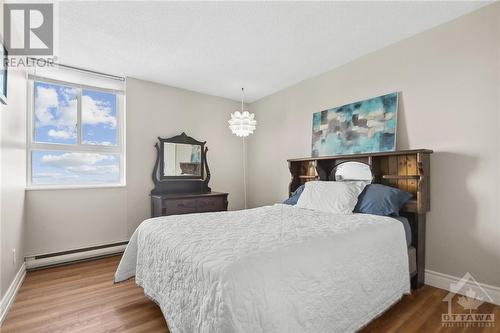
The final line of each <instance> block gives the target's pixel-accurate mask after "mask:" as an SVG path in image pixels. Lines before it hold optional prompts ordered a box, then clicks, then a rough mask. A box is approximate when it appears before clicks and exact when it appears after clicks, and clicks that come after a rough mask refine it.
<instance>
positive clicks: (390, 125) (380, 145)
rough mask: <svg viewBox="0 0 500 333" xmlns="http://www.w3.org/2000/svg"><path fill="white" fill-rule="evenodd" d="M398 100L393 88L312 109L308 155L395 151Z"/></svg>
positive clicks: (398, 95) (322, 155)
mask: <svg viewBox="0 0 500 333" xmlns="http://www.w3.org/2000/svg"><path fill="white" fill-rule="evenodd" d="M399 100H400V92H398V91H396V92H390V93H386V94H383V95H378V96H375V97H371V98H368V99H364V100H360V101H357V102H352V103H348V104H344V105H341V106H336V107H332V108H328V109H325V110H322V111H319V112H314V113H313V117H312V118H313V119H312V138H311V156H312V157H324V156H338V155H354V154H367V153H380V152H391V151H395V150H396V145H397V118H398V109H399Z"/></svg>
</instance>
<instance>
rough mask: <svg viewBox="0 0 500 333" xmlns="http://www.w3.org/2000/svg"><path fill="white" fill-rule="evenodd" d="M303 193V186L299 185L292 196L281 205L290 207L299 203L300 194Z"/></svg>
mask: <svg viewBox="0 0 500 333" xmlns="http://www.w3.org/2000/svg"><path fill="white" fill-rule="evenodd" d="M303 191H304V185H300V186H299V187H298V188H297V189H296V190H295V192H293V193H292V195H291V196H290V198H288V199H286V200H285V201H283V203H284V204H287V205H292V206H294V205H296V204H297V201H299V198H300V195H301V194H302V192H303Z"/></svg>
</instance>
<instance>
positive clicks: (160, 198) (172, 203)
mask: <svg viewBox="0 0 500 333" xmlns="http://www.w3.org/2000/svg"><path fill="white" fill-rule="evenodd" d="M227 196H228V193H221V192H208V193H169V194H151V216H152V217H158V216H165V215H176V214H189V213H205V212H221V211H226V210H227V203H228V201H227Z"/></svg>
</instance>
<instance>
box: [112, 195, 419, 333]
mask: <svg viewBox="0 0 500 333" xmlns="http://www.w3.org/2000/svg"><path fill="white" fill-rule="evenodd" d="M407 248H408V247H407V243H406V240H405V232H404V227H403V224H402V223H401V222H399V221H397V220H395V219H393V218H389V217H381V216H374V215H367V214H352V215H333V214H329V213H323V212H319V211H312V210H307V209H302V208H296V207H293V206H287V205H283V204H277V205H274V206H266V207H260V208H255V209H249V210H242V211H233V212H220V213H205V214H190V215H182V216H168V217H159V218H154V219H149V220H146V221H145V222H143V223H142V224H141V225H140V226H139V228H138V229H137V230H136V232H135V233H134V235H133V236H132V238H131V240H130V243H129V245H128V247H127V249H126V251H125V253H124V256H123V258H122V261H121V262H120V265H119V267H118V270H117V272H116V276H115V281H116V282H120V281H123V280H125V279H128V278H130V277H132V276H134V275H135V279H136V283H137V284H138V285H139V286H141V287H142V288H143V289H144V293H145V294H146V295H147V296H148V297H149V298H151V299H152V300H153V301H155V302H156V303H157V304H158V305H159V306H160V308H161V310H162V312H163V314H164V316H165V318H166V321H167V323H168V326H169V329H170V331H171V332H172V333H176V332H354V331H356V330H357V329H359V328H360V327H362V326H364V325H366V324H367V323H368V322H369V321H370V320H372V319H373V318H375V317H376V316H378V315H379V314H380V313H382V312H383V311H384V310H386V309H387V308H388V307H389V306H390V305H392V304H393V303H395V302H397V301H398V300H399V299H400V298H401V297H402V295H404V294H406V293H409V292H410V278H409V263H408V252H407ZM346 305H349V306H346Z"/></svg>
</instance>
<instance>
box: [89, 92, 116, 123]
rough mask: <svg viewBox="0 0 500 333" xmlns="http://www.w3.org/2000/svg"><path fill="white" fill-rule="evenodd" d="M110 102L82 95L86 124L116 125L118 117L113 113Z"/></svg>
mask: <svg viewBox="0 0 500 333" xmlns="http://www.w3.org/2000/svg"><path fill="white" fill-rule="evenodd" d="M112 111H113V110H112V109H111V106H110V105H109V103H106V102H102V101H99V100H95V99H93V98H92V97H90V96H87V95H84V96H82V121H83V123H84V124H86V125H98V124H105V125H109V126H110V127H112V128H115V127H116V117H115V116H113V115H112Z"/></svg>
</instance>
